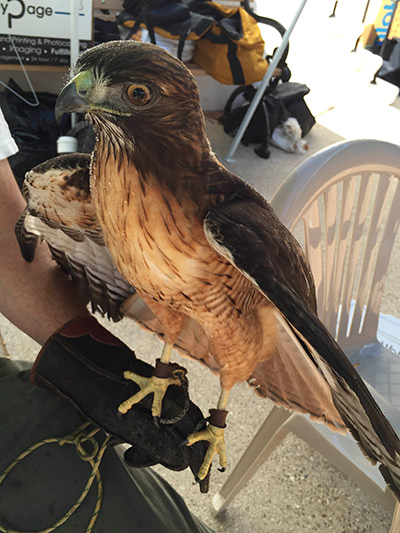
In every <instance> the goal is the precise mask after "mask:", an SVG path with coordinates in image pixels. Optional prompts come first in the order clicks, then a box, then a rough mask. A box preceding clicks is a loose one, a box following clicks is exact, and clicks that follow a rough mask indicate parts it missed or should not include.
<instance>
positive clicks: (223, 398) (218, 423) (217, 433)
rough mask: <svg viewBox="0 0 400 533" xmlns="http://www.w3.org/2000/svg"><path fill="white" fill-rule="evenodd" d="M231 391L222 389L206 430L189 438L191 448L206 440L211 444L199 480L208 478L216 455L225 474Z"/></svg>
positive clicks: (188, 443) (211, 411)
mask: <svg viewBox="0 0 400 533" xmlns="http://www.w3.org/2000/svg"><path fill="white" fill-rule="evenodd" d="M229 393H230V390H229V389H222V391H221V394H220V397H219V400H218V405H217V409H210V414H211V416H210V420H209V423H208V426H207V427H206V429H203V431H198V432H197V433H192V434H191V435H189V436H188V438H187V441H185V443H186V444H187V445H188V446H191V445H192V444H194V443H195V442H198V441H201V440H205V441H208V442H209V445H208V449H207V453H206V455H205V457H204V461H203V463H202V465H201V467H200V470H199V471H198V473H197V478H198V479H199V480H202V479H204V478H205V477H206V475H207V472H208V471H209V469H210V466H211V463H212V460H213V458H214V456H215V455H217V454H218V456H219V463H220V465H221V468H220V470H221V472H224V470H225V468H226V465H227V459H226V447H225V438H224V433H225V429H224V428H225V427H226V424H225V419H226V415H227V414H228V411H226V410H225V407H226V405H227V403H228V397H229Z"/></svg>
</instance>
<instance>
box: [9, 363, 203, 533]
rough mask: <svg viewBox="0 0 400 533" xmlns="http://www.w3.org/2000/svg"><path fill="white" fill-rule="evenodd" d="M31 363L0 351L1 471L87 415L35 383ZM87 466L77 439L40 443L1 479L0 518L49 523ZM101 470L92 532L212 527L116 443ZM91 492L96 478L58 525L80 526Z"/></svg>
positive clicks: (36, 525)
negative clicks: (134, 465)
mask: <svg viewBox="0 0 400 533" xmlns="http://www.w3.org/2000/svg"><path fill="white" fill-rule="evenodd" d="M29 371H30V370H29V368H27V365H26V363H23V364H20V363H18V364H16V363H15V362H12V361H10V360H7V359H4V358H0V473H2V472H3V471H4V469H5V468H6V467H7V466H8V465H9V464H10V463H11V462H12V461H13V460H14V459H15V458H16V457H17V456H18V455H19V454H20V453H21V452H23V451H25V450H26V449H27V448H29V447H30V446H31V445H33V444H35V443H36V442H39V441H41V440H43V439H46V438H49V437H60V436H64V435H67V434H69V433H71V432H72V431H74V430H75V429H76V428H77V427H79V426H80V425H81V424H82V423H83V422H84V421H85V420H84V419H83V417H82V416H81V415H80V414H79V413H78V412H77V411H76V410H75V408H74V407H73V406H72V405H71V404H70V403H69V402H67V401H64V400H63V399H62V398H59V397H58V396H56V395H54V394H52V393H50V392H48V391H46V390H42V389H39V388H38V387H34V386H33V385H32V384H31V383H30V380H29ZM102 438H104V435H102V437H101V438H100V437H99V441H101V440H102ZM90 471H91V467H90V465H89V464H88V463H86V462H83V461H82V460H80V459H79V458H78V455H77V453H76V449H75V447H74V446H71V445H64V446H62V447H61V446H59V445H58V444H49V445H46V446H43V447H41V448H40V449H38V450H37V451H35V452H33V453H32V454H31V455H30V456H28V457H27V458H26V459H24V460H23V462H21V463H20V464H19V465H17V466H16V467H15V469H14V470H13V471H12V472H11V473H10V474H9V476H8V477H7V478H6V479H5V480H4V482H3V484H2V485H0V524H1V525H2V526H3V527H8V528H12V529H16V530H22V531H24V530H25V531H36V530H40V529H45V528H47V527H49V526H50V525H52V524H53V523H55V522H57V520H58V519H59V518H60V517H61V516H63V515H64V514H65V513H66V512H67V511H68V509H69V508H70V507H72V505H73V504H74V503H75V501H76V499H77V498H78V497H79V495H80V494H81V492H82V490H83V487H84V486H85V484H86V481H87V479H88V477H89V474H90ZM100 471H101V475H102V480H103V486H104V497H103V503H102V508H101V512H100V515H99V517H98V520H97V522H96V525H95V527H94V530H93V533H101V532H104V533H129V532H130V531H132V532H134V533H142V532H143V533H148V532H149V531H151V532H152V533H153V532H154V533H158V532H159V533H197V532H199V533H209V532H211V530H210V529H208V528H207V527H206V526H204V525H203V524H202V523H201V522H200V521H198V520H197V519H196V517H194V516H193V515H192V514H191V513H190V512H189V510H188V509H187V507H186V505H185V503H184V501H183V499H182V498H181V497H180V496H179V495H178V494H177V493H176V491H174V489H173V488H172V487H171V486H170V485H169V484H168V483H166V482H165V481H164V480H163V479H162V478H160V477H159V476H158V475H157V474H156V473H154V472H152V471H151V470H150V469H139V470H134V471H132V470H131V469H128V468H127V467H126V466H125V464H124V463H123V462H122V461H121V460H120V458H119V457H118V454H117V453H116V452H115V450H113V449H108V450H107V451H106V452H105V455H104V458H103V461H102V464H101V467H100ZM96 499H97V484H96V482H94V484H93V486H92V488H91V489H90V491H89V493H88V496H87V497H86V499H85V500H84V502H83V503H82V505H81V506H80V507H79V509H78V510H77V511H76V512H75V513H74V514H73V515H72V516H71V518H69V520H68V521H67V522H66V523H65V524H64V525H62V526H60V528H58V529H57V533H58V532H60V533H75V532H76V533H84V532H85V531H86V527H87V525H88V523H89V521H90V519H91V516H92V513H93V510H94V508H95V504H96Z"/></svg>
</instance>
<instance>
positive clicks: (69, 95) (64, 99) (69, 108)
mask: <svg viewBox="0 0 400 533" xmlns="http://www.w3.org/2000/svg"><path fill="white" fill-rule="evenodd" d="M89 78H91V73H89V71H86V72H81V73H80V74H78V75H77V76H75V78H74V79H73V80H72V81H71V82H70V83H69V84H68V85H66V86H65V87H64V89H63V90H62V91H61V92H60V94H59V95H58V98H57V101H56V105H55V108H54V113H55V116H56V122H57V124H60V123H61V119H62V117H63V115H64V113H73V112H75V113H85V112H86V111H88V110H89V107H90V106H89V102H88V100H87V97H88V95H89V89H90V88H91V79H89ZM88 82H89V83H88Z"/></svg>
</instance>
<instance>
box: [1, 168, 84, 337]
mask: <svg viewBox="0 0 400 533" xmlns="http://www.w3.org/2000/svg"><path fill="white" fill-rule="evenodd" d="M24 207H25V202H24V200H23V198H22V196H21V194H20V192H19V190H18V186H17V184H16V182H15V179H14V176H13V175H12V172H11V170H10V167H9V165H8V162H7V161H6V160H2V161H0V313H2V314H3V315H4V316H6V317H7V318H8V319H9V320H10V322H12V323H13V324H15V325H16V326H17V327H18V328H20V329H21V330H22V331H24V332H25V333H27V334H28V335H29V336H30V337H32V338H33V339H35V340H36V341H37V342H39V343H40V344H43V343H44V342H45V341H46V340H47V339H48V337H50V335H51V334H52V333H54V332H55V331H56V330H57V329H58V328H60V327H61V326H62V325H63V324H65V323H66V322H68V321H69V320H71V319H72V318H74V317H76V316H79V315H83V314H86V313H87V311H86V308H85V306H84V304H83V303H82V302H81V300H80V298H79V296H78V294H77V292H76V290H75V287H74V285H73V283H72V282H70V281H69V280H68V279H67V277H66V275H65V274H64V273H63V272H62V271H61V269H60V268H59V267H58V266H57V265H56V264H55V262H54V261H53V260H52V259H51V257H50V253H49V251H48V248H47V246H46V245H45V244H41V245H40V246H39V247H38V249H37V252H36V255H35V259H34V261H33V262H32V263H27V262H26V261H25V260H24V259H23V258H22V255H21V252H20V250H19V246H18V242H17V239H16V237H15V233H14V227H15V223H16V222H17V220H18V217H19V215H20V214H21V213H22V211H23V209H24Z"/></svg>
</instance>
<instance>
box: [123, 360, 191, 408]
mask: <svg viewBox="0 0 400 533" xmlns="http://www.w3.org/2000/svg"><path fill="white" fill-rule="evenodd" d="M178 373H180V374H182V371H181V370H175V371H174V372H172V374H171V375H170V376H169V377H166V378H158V377H156V376H151V378H146V377H144V376H141V375H139V374H135V372H131V371H129V370H127V371H126V372H124V378H125V379H130V380H131V381H134V382H135V383H137V384H138V385H139V387H140V391H139V392H137V393H136V394H134V395H133V396H131V397H130V398H128V399H127V400H125V401H124V402H122V403H121V405H120V406H119V407H118V411H119V412H120V413H122V414H125V413H126V412H127V411H129V409H130V408H131V407H132V406H133V405H135V404H137V403H139V402H140V400H142V399H143V398H145V397H146V396H148V395H149V394H154V398H153V405H152V407H151V414H152V415H153V416H156V417H160V416H161V407H162V401H163V398H164V396H165V393H166V392H167V389H168V387H169V386H170V385H181V381H180V379H179V377H178Z"/></svg>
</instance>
